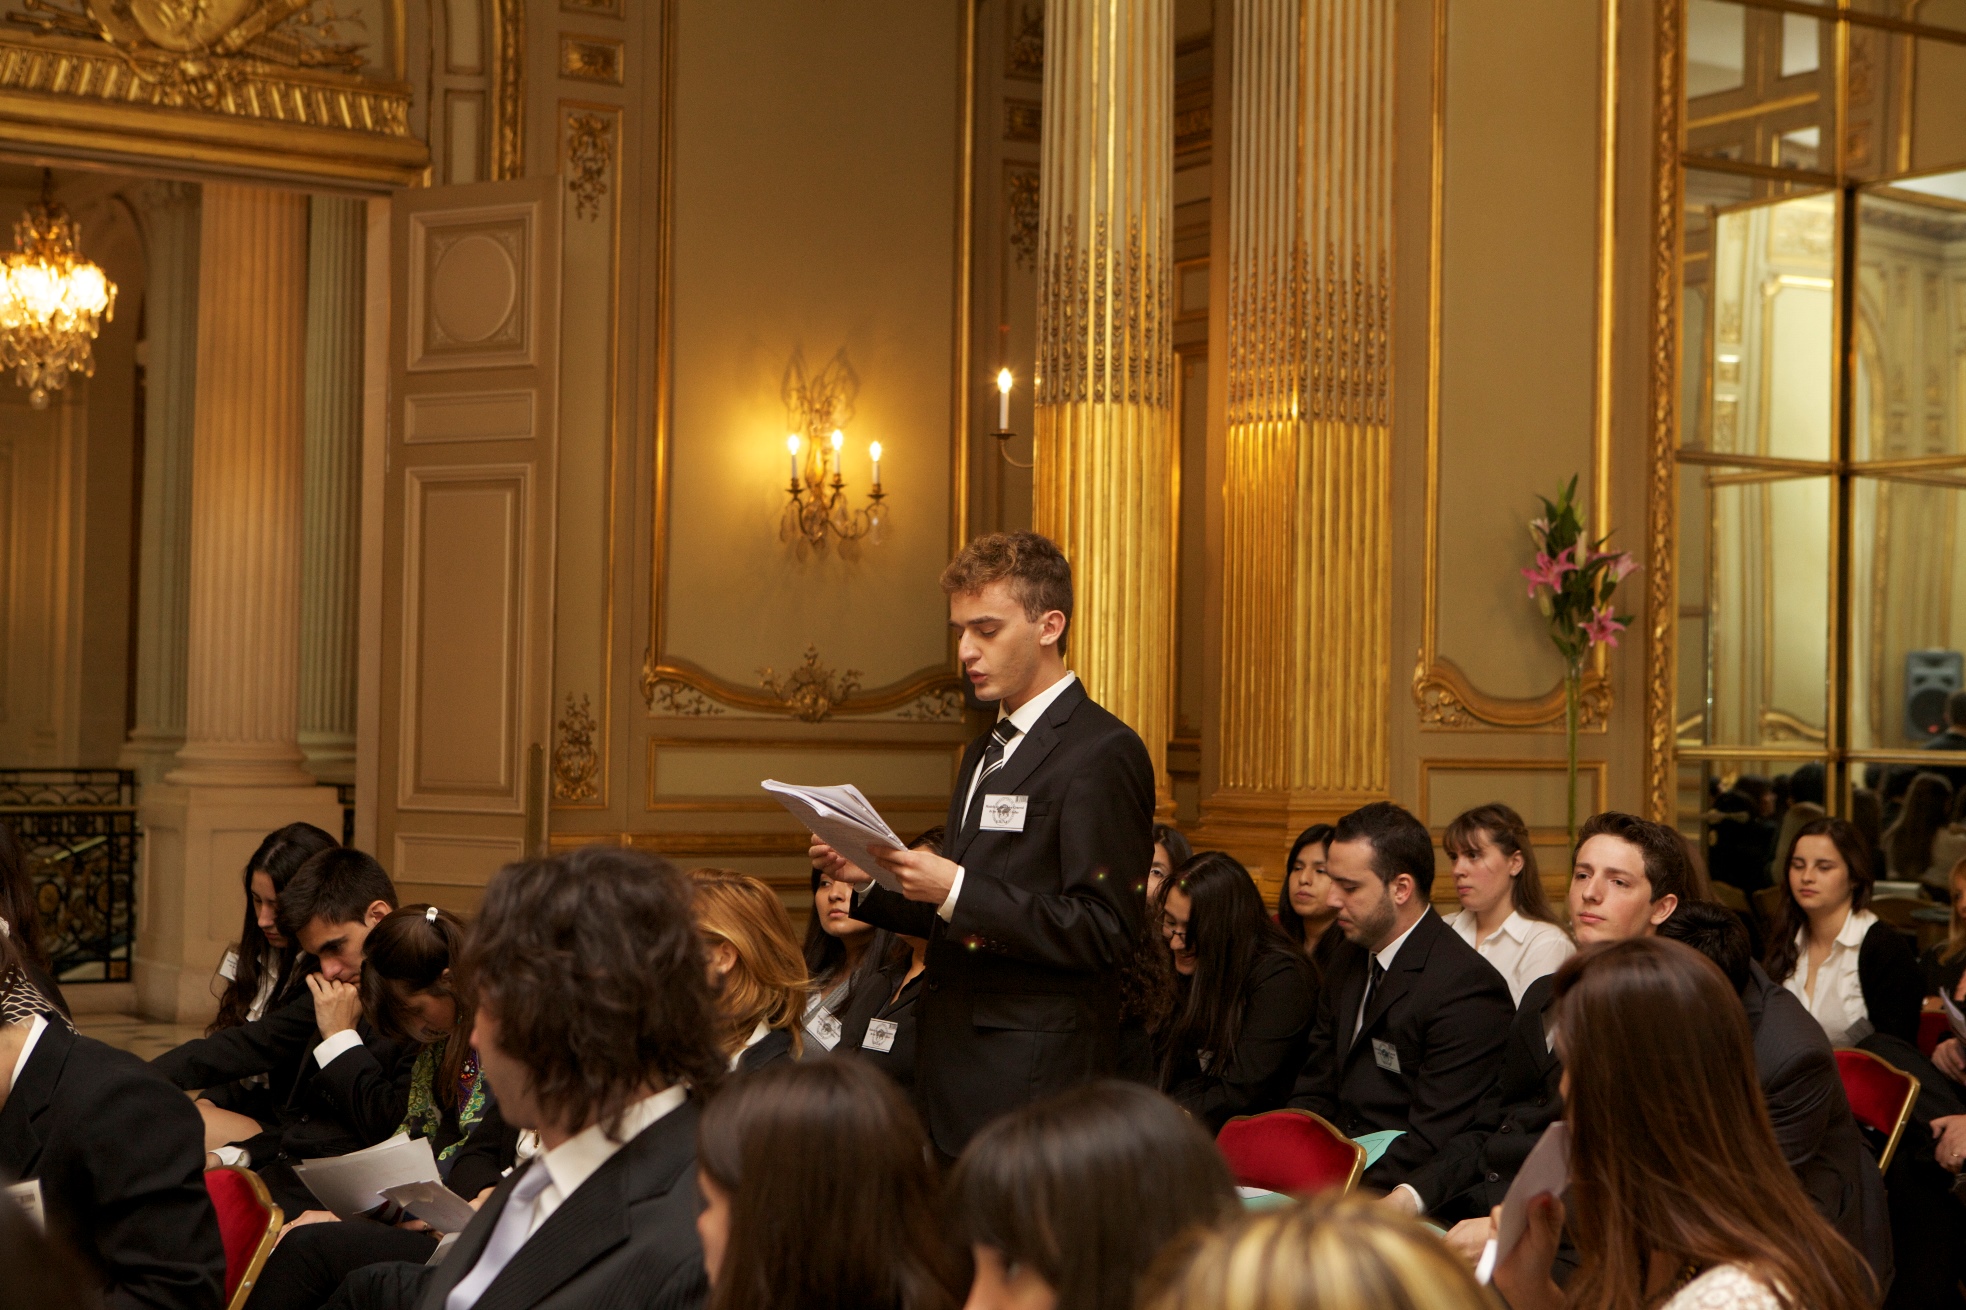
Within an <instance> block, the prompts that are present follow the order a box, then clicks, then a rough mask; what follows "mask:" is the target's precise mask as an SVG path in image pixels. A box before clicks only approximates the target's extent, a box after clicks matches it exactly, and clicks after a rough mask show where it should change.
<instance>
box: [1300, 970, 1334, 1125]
mask: <svg viewBox="0 0 1966 1310" xmlns="http://www.w3.org/2000/svg"><path fill="white" fill-rule="evenodd" d="M1341 983H1342V979H1341V978H1340V977H1339V976H1337V974H1336V971H1335V970H1334V971H1332V972H1331V973H1327V974H1326V975H1325V979H1324V985H1323V986H1322V987H1320V988H1319V989H1318V998H1317V1017H1316V1018H1314V1019H1312V1020H1311V1031H1310V1036H1309V1037H1308V1038H1307V1039H1306V1045H1305V1049H1304V1067H1303V1070H1302V1072H1300V1073H1299V1074H1298V1075H1297V1085H1296V1086H1295V1087H1293V1088H1291V1090H1290V1107H1291V1108H1292V1109H1294V1110H1309V1111H1310V1112H1311V1113H1312V1114H1320V1115H1323V1116H1324V1117H1325V1118H1326V1119H1332V1120H1335V1119H1337V1117H1338V1079H1339V1075H1340V1074H1341V1073H1342V1069H1341V1068H1340V1066H1341V1065H1342V1064H1343V1059H1342V1056H1343V1053H1344V1048H1343V1047H1341V1046H1340V1045H1339V1044H1338V1034H1339V1033H1340V1032H1341V1031H1343V1030H1342V1029H1341V1028H1340V1026H1339V1019H1338V1010H1339V1008H1340V1006H1339V999H1340V998H1339V993H1340V992H1343V991H1344V990H1345V988H1344V987H1343V986H1342V985H1341Z"/></svg>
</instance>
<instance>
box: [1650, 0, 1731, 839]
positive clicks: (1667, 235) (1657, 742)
mask: <svg viewBox="0 0 1966 1310" xmlns="http://www.w3.org/2000/svg"><path fill="white" fill-rule="evenodd" d="M1683 15H1684V6H1682V5H1676V4H1662V5H1659V6H1657V12H1656V15H1655V17H1656V25H1655V27H1654V30H1653V42H1652V67H1653V100H1652V306H1651V309H1652V359H1651V370H1650V372H1651V390H1652V395H1651V402H1652V414H1651V419H1652V421H1651V431H1650V433H1649V434H1648V436H1649V437H1650V441H1649V443H1648V444H1649V446H1650V449H1649V450H1648V451H1647V452H1646V453H1647V455H1648V456H1649V457H1650V458H1649V459H1648V460H1647V461H1646V463H1647V475H1648V476H1647V478H1646V487H1645V783H1644V796H1645V802H1644V803H1645V814H1646V817H1647V818H1650V819H1656V820H1658V821H1660V822H1663V823H1671V822H1672V821H1673V816H1674V814H1675V813H1676V812H1677V810H1678V808H1679V777H1678V773H1679V770H1678V768H1677V760H1676V758H1675V754H1674V746H1675V732H1674V729H1675V728H1676V726H1677V725H1676V723H1675V718H1676V715H1677V711H1678V708H1679V707H1678V703H1677V702H1678V686H1677V684H1676V678H1677V669H1676V668H1675V667H1674V664H1675V660H1674V656H1675V648H1676V646H1677V640H1678V615H1679V592H1678V585H1679V580H1678V565H1679V560H1678V557H1677V549H1676V541H1677V536H1678V526H1679V525H1678V507H1679V470H1678V468H1677V467H1676V464H1675V461H1674V459H1673V452H1674V450H1675V449H1676V448H1677V447H1678V445H1679V410H1678V405H1679V386H1680V382H1679V314H1680V300H1679V297H1680V278H1681V277H1682V273H1681V269H1680V226H1679V225H1680V222H1681V219H1682V215H1683V212H1684V211H1683V204H1682V199H1681V186H1682V182H1681V174H1680V165H1679V153H1680V117H1681V110H1682V108H1683V104H1684V97H1683V96H1682V94H1681V90H1682V87H1681V80H1680V79H1681V74H1682V69H1683V64H1682V60H1681V53H1682V52H1681V41H1682V38H1683V35H1684V28H1683ZM1733 311H1734V321H1733V324H1732V328H1733V338H1732V339H1734V340H1738V339H1739V338H1740V330H1741V329H1740V306H1739V304H1738V303H1736V304H1735V305H1734V306H1733ZM1727 327H1728V325H1727V324H1726V323H1725V322H1723V323H1722V325H1721V335H1722V337H1723V339H1726V338H1727Z"/></svg>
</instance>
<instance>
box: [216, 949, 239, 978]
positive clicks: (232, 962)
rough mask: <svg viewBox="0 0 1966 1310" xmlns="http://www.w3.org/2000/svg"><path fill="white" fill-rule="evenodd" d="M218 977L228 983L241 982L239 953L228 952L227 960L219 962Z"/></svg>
mask: <svg viewBox="0 0 1966 1310" xmlns="http://www.w3.org/2000/svg"><path fill="white" fill-rule="evenodd" d="M218 976H219V977H221V978H223V979H225V981H227V982H238V981H239V952H237V951H227V952H226V953H225V958H224V959H223V960H220V961H219V962H218Z"/></svg>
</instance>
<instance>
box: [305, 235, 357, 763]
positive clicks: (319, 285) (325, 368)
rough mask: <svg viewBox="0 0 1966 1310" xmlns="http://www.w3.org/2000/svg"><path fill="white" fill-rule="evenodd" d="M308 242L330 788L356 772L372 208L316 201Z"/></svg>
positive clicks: (308, 692) (310, 392) (320, 701)
mask: <svg viewBox="0 0 1966 1310" xmlns="http://www.w3.org/2000/svg"><path fill="white" fill-rule="evenodd" d="M311 204H312V209H311V212H310V215H309V222H308V233H307V390H306V414H307V428H306V433H307V435H306V448H305V462H304V471H303V474H302V491H301V524H302V548H301V575H300V747H301V750H302V751H303V752H304V753H305V754H306V756H307V767H308V769H309V770H310V771H311V772H312V773H313V774H314V776H315V777H317V778H321V779H322V780H324V781H336V782H351V781H353V780H354V773H355V635H356V627H355V582H356V577H355V574H356V556H357V552H358V548H359V545H360V543H359V539H358V531H359V526H360V525H359V517H358V508H359V504H360V497H361V490H362V488H361V472H362V469H361V463H362V319H363V312H364V298H365V288H364V281H363V279H364V264H365V261H364V248H365V246H366V242H367V234H366V229H367V221H368V205H367V204H366V203H365V202H363V201H360V200H350V199H346V198H343V197H339V196H316V197H314V199H313V201H312V202H311Z"/></svg>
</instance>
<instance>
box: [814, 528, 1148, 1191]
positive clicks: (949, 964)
mask: <svg viewBox="0 0 1966 1310" xmlns="http://www.w3.org/2000/svg"><path fill="white" fill-rule="evenodd" d="M942 590H943V592H944V593H945V594H946V595H947V596H948V597H949V626H950V627H951V628H953V629H954V630H955V631H956V633H957V654H958V656H959V658H960V659H961V661H962V666H963V672H964V673H965V674H966V675H967V676H968V678H969V681H970V685H971V686H972V687H973V688H975V691H976V696H977V699H979V700H983V701H995V702H996V703H997V723H996V727H995V728H993V729H992V730H991V731H990V732H988V733H986V734H985V735H983V736H982V737H980V738H978V739H977V740H976V741H974V742H972V743H971V744H970V747H969V751H968V752H967V753H966V754H965V755H964V756H963V761H962V767H961V769H960V770H959V772H958V773H957V776H956V789H955V793H954V795H953V796H951V798H950V801H949V816H948V833H949V835H948V837H947V838H946V845H945V846H944V850H945V851H946V852H947V857H946V858H945V857H944V856H942V855H937V854H934V853H931V852H928V851H899V850H896V851H888V852H877V853H876V856H877V858H878V859H879V860H880V861H881V863H882V865H883V866H885V868H886V869H887V871H888V872H890V873H892V874H893V875H894V876H895V877H896V878H897V879H898V880H899V881H900V883H901V887H902V890H901V891H899V892H894V891H890V890H887V889H886V888H883V887H878V886H872V885H870V884H871V882H872V880H871V878H870V877H869V876H868V874H867V873H866V872H864V871H863V870H860V869H858V868H855V867H854V866H853V865H851V864H849V863H847V862H846V861H845V859H843V858H842V857H841V856H840V855H839V854H838V853H837V852H835V851H834V850H833V849H832V848H831V847H829V846H827V845H825V844H824V843H822V842H818V841H817V840H815V842H814V844H813V847H812V859H813V863H814V864H815V865H816V866H818V867H819V868H820V869H821V870H822V871H823V872H824V873H826V875H827V876H828V877H832V878H835V879H839V880H844V881H847V882H851V883H853V884H855V885H856V886H858V887H861V888H862V889H863V890H862V891H861V892H860V893H859V894H857V895H856V897H855V905H854V911H853V913H854V917H855V918H858V919H863V920H865V921H866V922H868V923H872V924H874V925H876V926H877V927H882V928H887V929H889V930H891V931H894V932H899V933H904V934H906V935H908V936H911V937H924V938H927V939H928V943H929V946H928V958H927V963H926V968H925V969H924V987H923V993H922V998H921V1001H920V1003H919V1004H920V1017H919V1019H918V1020H917V1025H918V1031H917V1037H916V1057H915V1093H916V1097H917V1099H918V1100H919V1101H920V1103H921V1107H922V1110H923V1114H924V1117H925V1118H926V1120H927V1122H928V1128H929V1133H930V1136H931V1138H932V1139H933V1140H934V1142H935V1146H936V1149H937V1150H938V1151H940V1152H941V1153H943V1154H944V1155H947V1156H951V1157H953V1156H956V1155H959V1154H960V1153H961V1152H962V1148H963V1145H964V1144H965V1143H966V1142H968V1141H969V1139H970V1137H971V1136H972V1135H973V1134H974V1133H975V1132H976V1130H977V1129H978V1128H981V1127H982V1126H983V1124H984V1123H986V1122H987V1121H989V1120H990V1119H992V1118H995V1117H996V1116H997V1115H1000V1114H1002V1113H1004V1112H1005V1111H1007V1110H1011V1109H1014V1108H1015V1107H1017V1106H1019V1105H1022V1104H1024V1103H1025V1102H1026V1101H1030V1100H1034V1099H1036V1098H1038V1097H1040V1096H1044V1095H1046V1094H1048V1093H1051V1092H1054V1091H1058V1090H1060V1089H1062V1088H1065V1087H1069V1086H1071V1085H1073V1084H1074V1083H1078V1082H1083V1081H1085V1080H1087V1079H1090V1078H1097V1077H1100V1076H1101V1075H1104V1074H1107V1073H1110V1072H1111V1071H1112V1070H1113V1068H1114V1065H1115V1063H1116V1061H1117V1058H1118V1033H1119V984H1118V975H1117V967H1118V965H1119V964H1120V963H1121V962H1122V961H1123V960H1124V959H1125V958H1126V956H1127V953H1128V952H1129V950H1130V949H1131V946H1132V943H1133V941H1134V940H1135V938H1136V936H1137V935H1138V932H1139V928H1140V923H1141V917H1142V915H1143V914H1144V913H1145V908H1144V903H1143V901H1142V898H1141V892H1140V888H1141V886H1142V880H1143V879H1144V878H1145V877H1146V874H1147V870H1148V868H1149V866H1150V865H1151V864H1152V863H1153V822H1154V774H1153V765H1152V764H1151V763H1150V762H1149V760H1148V757H1147V748H1146V747H1145V746H1144V745H1142V744H1141V741H1140V738H1139V736H1138V735H1136V734H1135V733H1134V731H1133V729H1131V728H1129V727H1127V726H1126V725H1125V724H1124V723H1121V722H1120V721H1119V720H1118V719H1116V718H1114V717H1113V716H1112V715H1111V714H1110V713H1108V712H1107V711H1106V710H1103V709H1101V708H1100V707H1099V706H1098V705H1096V704H1094V703H1093V700H1092V698H1091V696H1089V695H1088V694H1087V693H1086V689H1085V687H1084V685H1083V684H1081V683H1080V682H1079V681H1078V679H1077V678H1076V677H1074V676H1073V675H1072V673H1071V672H1070V671H1069V670H1067V669H1066V667H1065V639H1066V636H1067V634H1068V633H1069V631H1070V629H1071V623H1072V569H1071V565H1070V564H1069V563H1067V562H1066V560H1065V557H1064V555H1063V554H1062V553H1060V551H1059V549H1058V547H1057V546H1055V545H1053V544H1052V543H1051V542H1050V541H1049V540H1047V539H1045V538H1044V537H1041V536H1038V535H1037V534H1036V533H1032V532H1009V533H996V534H993V535H991V536H987V537H979V538H977V539H976V540H975V541H973V542H971V543H970V544H969V545H968V546H967V547H966V548H965V549H964V550H963V551H962V553H961V554H959V555H957V556H956V558H955V560H954V561H953V562H951V563H950V565H949V567H948V568H947V569H945V570H943V573H942Z"/></svg>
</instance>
